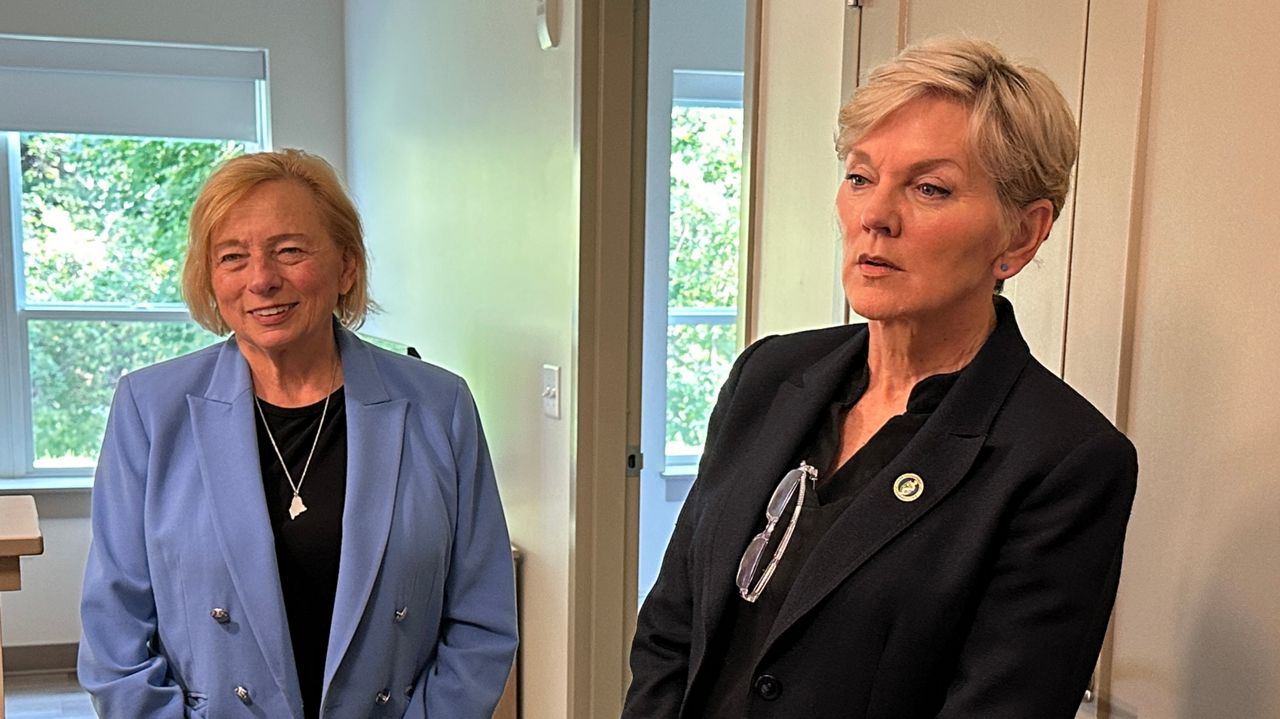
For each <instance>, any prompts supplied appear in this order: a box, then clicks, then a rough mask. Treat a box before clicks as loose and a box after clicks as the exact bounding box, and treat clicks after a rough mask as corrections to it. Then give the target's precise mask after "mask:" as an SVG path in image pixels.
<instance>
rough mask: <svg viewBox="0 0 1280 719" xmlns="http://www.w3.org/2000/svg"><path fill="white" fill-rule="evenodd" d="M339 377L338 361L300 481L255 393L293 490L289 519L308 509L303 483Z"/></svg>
mask: <svg viewBox="0 0 1280 719" xmlns="http://www.w3.org/2000/svg"><path fill="white" fill-rule="evenodd" d="M337 379H338V363H337V362H334V365H333V376H332V377H330V378H329V391H328V392H326V393H325V395H324V407H322V408H321V409H320V426H319V427H316V436H315V439H313V440H311V451H310V452H307V461H306V463H305V464H303V465H302V474H300V475H298V481H297V482H295V481H293V475H292V474H289V465H288V463H286V462H285V461H284V455H282V454H280V447H279V446H278V445H277V444H276V438H275V436H274V435H272V434H271V425H270V424H268V423H267V415H266V414H265V413H264V412H263V411H262V403H261V402H259V401H258V395H257V393H256V392H255V393H254V395H253V404H254V406H255V407H257V408H258V416H259V417H261V418H262V426H263V427H265V428H266V430H267V439H269V440H271V449H274V450H275V451H276V459H279V460H280V468H281V469H283V470H284V478H285V479H287V480H289V488H290V489H292V490H293V501H291V502H289V519H291V520H293V519H297V518H298V515H299V514H302V513H303V512H305V511H307V505H305V504H303V503H302V494H301V492H302V483H303V482H304V481H306V479H307V470H308V469H310V468H311V458H312V457H313V456H315V453H316V445H317V444H320V433H321V432H323V431H324V418H325V416H326V415H327V414H328V413H329V395H331V394H333V383H334V382H335V381H336V380H337Z"/></svg>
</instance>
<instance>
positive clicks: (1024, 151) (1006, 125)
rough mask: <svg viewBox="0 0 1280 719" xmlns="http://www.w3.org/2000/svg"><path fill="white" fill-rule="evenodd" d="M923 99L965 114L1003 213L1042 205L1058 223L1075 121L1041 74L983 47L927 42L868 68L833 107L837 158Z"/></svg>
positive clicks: (1054, 87)
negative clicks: (840, 103)
mask: <svg viewBox="0 0 1280 719" xmlns="http://www.w3.org/2000/svg"><path fill="white" fill-rule="evenodd" d="M923 97H941V98H945V99H949V100H954V101H955V102H957V103H959V104H960V105H962V106H964V107H965V108H966V109H968V111H969V118H970V121H969V141H970V147H971V148H972V149H973V153H974V155H975V156H976V157H977V158H978V161H979V162H980V163H982V166H983V169H985V170H986V171H987V173H988V174H989V175H990V176H991V178H992V179H993V180H994V181H995V185H996V192H997V194H998V195H999V197H1000V202H1001V204H1002V205H1003V206H1004V209H1005V211H1006V213H1013V212H1016V211H1017V210H1018V209H1020V208H1022V207H1023V206H1025V205H1026V204H1027V203H1029V202H1034V201H1035V200H1039V199H1046V200H1048V201H1049V202H1051V203H1052V204H1053V217H1054V219H1057V217H1058V214H1059V213H1060V212H1062V207H1063V203H1064V202H1065V201H1066V197H1067V191H1068V190H1069V189H1070V187H1071V167H1072V166H1073V165H1074V164H1075V161H1076V154H1077V136H1078V135H1077V130H1076V123H1075V119H1074V118H1073V117H1072V116H1071V109H1070V108H1069V107H1068V105H1067V101H1066V99H1065V98H1064V97H1063V96H1062V92H1061V91H1059V90H1058V87H1057V85H1055V84H1054V83H1053V80H1050V79H1049V76H1048V75H1046V74H1045V73H1044V72H1042V71H1041V70H1038V69H1036V68H1034V67H1030V66H1027V65H1020V64H1016V63H1013V62H1011V61H1010V60H1009V59H1008V58H1006V57H1005V56H1004V54H1003V53H1002V52H1001V51H1000V50H999V48H997V47H996V46H995V45H992V44H991V43H989V42H983V41H981V40H970V39H936V40H931V41H928V42H925V43H923V44H920V45H916V46H913V47H909V48H907V49H906V50H903V51H902V52H901V53H900V54H899V55H898V56H897V57H895V58H894V59H892V60H890V61H889V62H887V63H885V64H883V65H880V66H879V67H877V68H875V69H873V70H872V71H871V73H870V74H869V75H868V76H867V78H866V80H865V81H864V82H863V83H862V85H861V86H860V87H858V89H857V90H856V91H855V92H854V94H853V97H852V98H850V100H849V101H848V102H847V103H845V105H844V107H842V108H840V120H839V122H840V125H839V133H838V134H837V136H836V152H837V154H838V155H839V157H840V159H842V160H843V159H844V158H845V156H846V155H848V154H849V151H850V150H852V149H853V146H854V145H855V144H856V143H857V142H858V141H859V140H860V139H861V138H862V137H863V136H864V135H866V134H867V133H868V132H870V131H871V130H872V129H873V128H875V126H876V125H877V124H879V123H880V122H882V121H883V120H884V119H885V118H886V117H888V116H889V115H890V114H891V113H893V112H894V111H895V110H897V109H898V108H900V107H902V106H903V105H905V104H907V103H909V102H911V101H912V100H916V99H919V98H923Z"/></svg>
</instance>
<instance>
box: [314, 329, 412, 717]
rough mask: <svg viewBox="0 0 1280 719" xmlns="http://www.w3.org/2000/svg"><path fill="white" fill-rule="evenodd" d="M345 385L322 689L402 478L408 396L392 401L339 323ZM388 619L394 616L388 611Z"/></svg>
mask: <svg viewBox="0 0 1280 719" xmlns="http://www.w3.org/2000/svg"><path fill="white" fill-rule="evenodd" d="M338 349H339V351H340V352H341V353H342V368H343V377H344V384H345V387H346V392H345V394H346V410H347V492H346V505H345V507H344V509H343V512H342V551H341V555H340V559H339V565H338V590H337V596H336V597H335V599H334V605H333V623H332V624H331V626H330V629H329V649H328V651H327V653H326V656H325V670H324V674H325V678H324V692H325V694H326V695H327V694H328V691H329V685H330V682H332V680H333V677H334V674H335V673H336V672H337V669H338V666H339V665H340V664H341V662H342V657H343V655H345V654H346V652H347V648H348V647H349V646H350V645H351V640H352V637H354V636H355V633H356V628H357V627H358V626H359V624H360V619H361V617H363V616H364V611H365V605H366V604H367V603H368V601H369V596H370V594H371V593H372V591H373V584H374V581H375V580H376V579H377V578H378V572H379V570H380V569H381V567H382V557H383V554H384V553H385V552H386V548H387V537H388V536H389V534H390V530H391V519H392V515H393V512H394V509H395V498H396V491H397V487H398V484H399V477H400V455H401V450H402V448H403V445H404V426H405V415H406V411H407V409H408V402H407V401H406V400H404V399H396V400H392V399H391V397H390V396H389V395H388V393H387V390H386V386H385V385H384V384H383V382H382V378H381V376H380V375H379V373H378V369H377V367H376V366H375V365H374V362H373V356H372V352H371V350H370V349H369V348H368V347H367V346H365V345H364V344H363V343H362V342H361V341H360V340H358V339H357V338H356V337H355V335H353V334H352V333H350V332H348V331H346V330H342V329H339V330H338ZM387 621H388V622H390V621H391V617H387Z"/></svg>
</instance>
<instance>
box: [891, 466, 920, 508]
mask: <svg viewBox="0 0 1280 719" xmlns="http://www.w3.org/2000/svg"><path fill="white" fill-rule="evenodd" d="M922 494H924V480H923V479H921V478H920V475H918V474H912V473H911V472H907V473H906V474H903V475H899V477H898V478H897V479H895V480H893V496H895V497H897V498H898V499H899V500H901V501H903V502H914V501H916V500H917V499H920V495H922Z"/></svg>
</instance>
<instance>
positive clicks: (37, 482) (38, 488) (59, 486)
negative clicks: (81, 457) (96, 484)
mask: <svg viewBox="0 0 1280 719" xmlns="http://www.w3.org/2000/svg"><path fill="white" fill-rule="evenodd" d="M92 489H93V475H80V476H48V475H46V476H34V477H14V478H12V479H0V494H53V493H59V492H85V493H88V492H89V491H90V490H92Z"/></svg>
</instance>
